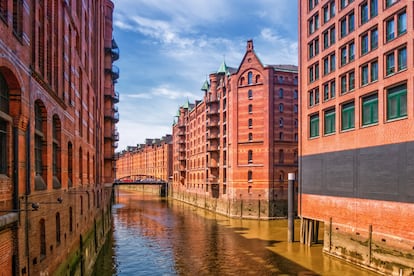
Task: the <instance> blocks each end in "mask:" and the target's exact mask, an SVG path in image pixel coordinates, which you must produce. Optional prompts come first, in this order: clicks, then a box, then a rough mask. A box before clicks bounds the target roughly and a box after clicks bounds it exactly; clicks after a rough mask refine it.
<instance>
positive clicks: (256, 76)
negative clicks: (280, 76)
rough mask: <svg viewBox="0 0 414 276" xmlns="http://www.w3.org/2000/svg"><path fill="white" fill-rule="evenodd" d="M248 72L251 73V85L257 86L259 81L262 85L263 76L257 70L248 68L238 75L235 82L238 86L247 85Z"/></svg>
mask: <svg viewBox="0 0 414 276" xmlns="http://www.w3.org/2000/svg"><path fill="white" fill-rule="evenodd" d="M249 72H251V73H252V78H253V83H252V85H253V84H257V83H259V81H261V82H260V83H263V81H262V80H263V77H264V76H263V74H262V72H260V71H259V70H257V69H255V68H248V69H246V70H244V71H243V72H242V73H241V74H240V75H239V79H238V80H237V83H238V84H239V86H244V85H248V74H249Z"/></svg>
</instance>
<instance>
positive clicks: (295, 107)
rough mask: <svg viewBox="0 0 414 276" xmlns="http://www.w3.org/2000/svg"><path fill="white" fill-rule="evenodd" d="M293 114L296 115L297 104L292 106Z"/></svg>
mask: <svg viewBox="0 0 414 276" xmlns="http://www.w3.org/2000/svg"><path fill="white" fill-rule="evenodd" d="M293 112H295V113H298V105H297V104H295V105H294V106H293Z"/></svg>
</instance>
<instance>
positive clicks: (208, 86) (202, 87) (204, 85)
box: [201, 79, 210, 92]
mask: <svg viewBox="0 0 414 276" xmlns="http://www.w3.org/2000/svg"><path fill="white" fill-rule="evenodd" d="M209 88H210V85H209V84H208V81H207V79H206V80H205V81H204V83H203V86H201V91H205V92H207V91H208V89H209Z"/></svg>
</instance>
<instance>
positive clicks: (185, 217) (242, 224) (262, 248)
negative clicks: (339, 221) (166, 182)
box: [94, 187, 375, 275]
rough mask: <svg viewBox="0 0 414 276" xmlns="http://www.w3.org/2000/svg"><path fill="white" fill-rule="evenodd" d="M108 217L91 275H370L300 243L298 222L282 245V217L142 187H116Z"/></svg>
mask: <svg viewBox="0 0 414 276" xmlns="http://www.w3.org/2000/svg"><path fill="white" fill-rule="evenodd" d="M153 191H155V190H153ZM112 215H113V238H108V241H109V244H110V243H112V244H110V245H107V246H106V247H105V248H106V250H105V252H104V251H103V256H104V258H105V260H106V261H104V262H103V263H104V265H102V262H101V258H98V260H97V264H101V265H99V268H100V269H101V268H103V266H105V267H107V268H106V269H104V271H103V272H102V270H101V271H100V272H99V274H94V275H281V274H285V275H305V274H306V275H375V274H373V273H372V272H370V271H367V270H361V269H359V268H357V267H354V266H352V265H350V264H347V263H345V262H343V261H340V260H338V259H336V258H333V257H329V256H327V255H325V254H323V253H322V244H315V245H313V246H311V247H308V246H305V245H303V244H300V243H299V242H298V241H299V224H300V222H299V221H295V230H296V232H295V238H296V239H295V242H294V243H287V221H286V220H270V221H268V220H242V219H234V218H229V217H226V216H222V215H220V214H217V213H213V212H210V211H207V210H205V209H202V208H196V207H195V206H192V205H189V204H186V203H183V202H180V201H177V200H172V199H170V198H169V199H162V198H160V197H159V196H158V195H157V194H151V193H149V190H147V188H143V187H130V189H129V190H127V188H126V187H122V188H121V189H119V192H118V193H117V194H116V202H115V204H114V205H113V208H112ZM108 262H111V265H108Z"/></svg>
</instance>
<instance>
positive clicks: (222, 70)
mask: <svg viewBox="0 0 414 276" xmlns="http://www.w3.org/2000/svg"><path fill="white" fill-rule="evenodd" d="M226 73H227V65H226V62H225V61H224V59H223V62H222V63H221V65H220V68H219V69H218V70H217V74H226Z"/></svg>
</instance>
